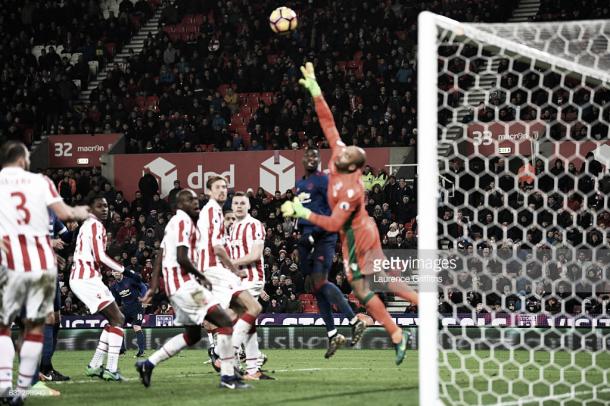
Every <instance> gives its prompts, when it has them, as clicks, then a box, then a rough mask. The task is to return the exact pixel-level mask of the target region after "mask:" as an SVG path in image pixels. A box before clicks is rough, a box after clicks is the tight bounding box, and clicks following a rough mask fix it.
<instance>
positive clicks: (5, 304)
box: [0, 269, 57, 326]
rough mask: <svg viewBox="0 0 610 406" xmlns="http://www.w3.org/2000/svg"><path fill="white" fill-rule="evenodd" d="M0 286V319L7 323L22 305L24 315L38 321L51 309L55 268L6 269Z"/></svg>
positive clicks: (55, 278) (50, 311)
mask: <svg viewBox="0 0 610 406" xmlns="http://www.w3.org/2000/svg"><path fill="white" fill-rule="evenodd" d="M0 272H6V273H5V274H3V275H4V277H0V280H2V281H3V282H2V285H3V286H2V287H1V288H0V319H1V320H2V323H3V324H4V325H7V326H10V325H11V323H12V322H13V321H15V318H16V317H18V316H19V315H20V314H21V311H22V309H24V308H25V318H26V319H28V320H40V319H44V318H45V317H47V315H48V314H49V313H52V312H53V301H54V299H55V281H56V280H57V271H56V270H55V269H53V270H48V271H44V272H16V271H10V270H6V269H2V270H0Z"/></svg>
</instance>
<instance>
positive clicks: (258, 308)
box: [248, 300, 263, 316]
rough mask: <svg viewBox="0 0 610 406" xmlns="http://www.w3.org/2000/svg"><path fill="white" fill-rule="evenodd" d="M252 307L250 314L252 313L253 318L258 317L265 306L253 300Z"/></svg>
mask: <svg viewBox="0 0 610 406" xmlns="http://www.w3.org/2000/svg"><path fill="white" fill-rule="evenodd" d="M250 307H251V309H250V310H249V311H248V313H250V312H251V313H252V315H253V316H258V315H259V314H261V313H262V311H263V306H261V304H260V303H259V302H258V301H256V300H252V304H251V305H250Z"/></svg>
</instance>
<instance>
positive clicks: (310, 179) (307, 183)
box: [296, 149, 366, 358]
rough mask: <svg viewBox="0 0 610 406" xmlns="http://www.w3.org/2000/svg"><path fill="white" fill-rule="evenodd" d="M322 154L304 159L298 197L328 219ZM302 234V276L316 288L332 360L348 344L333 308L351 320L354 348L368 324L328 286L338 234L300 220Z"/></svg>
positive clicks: (310, 153) (306, 155) (312, 151)
mask: <svg viewBox="0 0 610 406" xmlns="http://www.w3.org/2000/svg"><path fill="white" fill-rule="evenodd" d="M319 165H320V151H318V150H317V149H308V150H306V151H305V153H304V155H303V166H304V168H305V176H303V179H301V180H299V181H298V182H297V184H296V194H297V197H298V198H299V200H300V201H301V203H302V204H303V206H305V207H306V208H308V209H309V210H311V211H312V212H314V213H318V214H321V215H324V216H328V215H330V213H331V210H330V207H329V206H328V199H327V197H326V194H327V192H326V191H327V189H328V175H326V174H324V173H322V172H320V171H318V166H319ZM298 229H299V232H300V234H301V239H300V240H299V244H298V249H299V261H300V264H299V266H300V269H301V272H302V273H303V276H307V275H310V277H311V278H312V281H313V285H314V294H315V295H316V299H317V300H318V307H319V308H320V315H321V316H322V319H324V323H325V325H326V332H327V334H328V350H327V351H326V354H325V355H324V357H325V358H330V357H332V356H333V355H334V354H335V352H336V351H337V349H339V348H340V347H341V346H342V345H343V344H344V343H345V341H346V340H345V337H344V336H343V335H341V334H339V333H337V329H336V328H335V323H334V319H333V313H332V305H335V306H337V308H338V309H339V311H340V312H341V313H343V314H344V315H346V316H347V317H348V318H349V319H350V325H351V326H352V346H354V345H356V344H357V343H358V342H359V341H360V339H361V338H362V334H363V332H364V329H365V328H366V325H365V323H364V322H363V321H362V320H360V319H359V318H358V317H356V315H355V314H354V311H353V310H352V309H351V307H350V306H349V303H348V302H347V300H346V298H345V296H343V293H342V292H341V290H339V288H338V287H337V286H336V285H335V284H333V283H330V282H328V272H329V270H330V267H331V265H332V260H333V256H334V254H335V246H336V244H337V234H335V233H330V232H328V231H326V230H324V229H322V228H320V227H318V226H316V225H314V224H312V223H311V222H309V221H307V220H305V219H299V220H298Z"/></svg>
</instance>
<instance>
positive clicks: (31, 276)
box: [0, 141, 89, 402]
mask: <svg viewBox="0 0 610 406" xmlns="http://www.w3.org/2000/svg"><path fill="white" fill-rule="evenodd" d="M0 164H1V165H2V167H3V169H2V171H0V241H2V254H1V255H0V257H1V262H0V263H1V266H0V354H1V355H0V397H6V396H8V394H7V392H8V391H9V390H10V389H11V387H12V386H11V385H12V377H13V374H12V369H13V360H14V358H15V348H14V347H13V342H12V340H11V336H10V325H11V324H12V323H13V321H14V320H15V318H16V317H17V316H18V315H19V313H20V312H21V310H22V309H23V308H25V323H24V324H25V329H24V332H23V333H24V341H23V345H22V346H21V352H20V356H19V360H20V362H19V378H18V380H17V395H16V396H15V397H16V398H17V399H16V402H20V401H22V399H23V398H24V397H25V393H26V391H27V389H28V388H29V387H30V385H31V383H32V376H33V375H34V373H35V371H36V369H37V366H38V362H39V360H40V354H41V351H42V342H43V327H44V321H45V318H46V317H47V316H48V315H49V313H52V312H53V299H54V298H55V281H56V279H57V264H56V261H55V255H54V253H53V248H52V246H51V240H50V238H49V212H48V210H47V207H48V208H51V209H52V210H53V211H54V212H55V214H56V215H57V217H58V218H60V219H62V220H81V219H84V218H86V217H87V216H88V214H89V213H88V209H87V207H85V206H78V207H70V206H68V205H66V204H65V203H64V202H63V201H62V199H61V197H60V196H59V193H57V189H56V188H55V185H54V184H53V182H51V181H50V180H49V179H48V178H46V177H45V176H43V175H40V174H34V173H31V172H29V171H28V170H29V167H30V153H29V151H28V150H27V148H26V146H25V145H24V144H23V143H21V142H15V141H9V142H7V143H5V144H4V145H3V146H2V150H1V151H0Z"/></svg>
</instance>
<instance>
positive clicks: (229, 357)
mask: <svg viewBox="0 0 610 406" xmlns="http://www.w3.org/2000/svg"><path fill="white" fill-rule="evenodd" d="M226 329H227V330H228V331H227V332H219V333H218V337H217V343H216V347H215V348H216V353H217V354H218V357H220V375H221V376H233V375H235V371H234V370H233V368H234V366H235V364H234V362H235V353H234V352H233V344H232V343H231V340H232V338H231V334H230V332H231V329H230V327H226Z"/></svg>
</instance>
